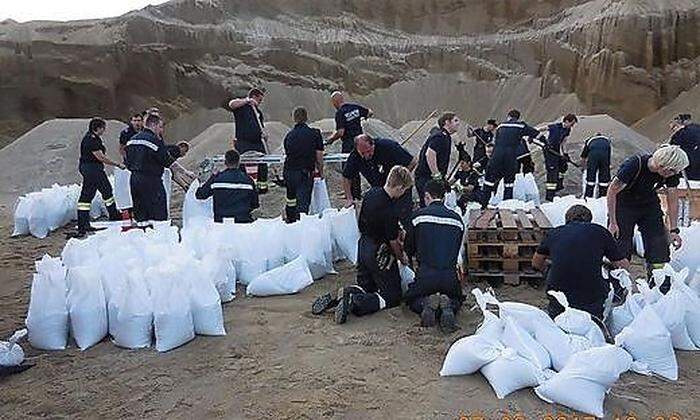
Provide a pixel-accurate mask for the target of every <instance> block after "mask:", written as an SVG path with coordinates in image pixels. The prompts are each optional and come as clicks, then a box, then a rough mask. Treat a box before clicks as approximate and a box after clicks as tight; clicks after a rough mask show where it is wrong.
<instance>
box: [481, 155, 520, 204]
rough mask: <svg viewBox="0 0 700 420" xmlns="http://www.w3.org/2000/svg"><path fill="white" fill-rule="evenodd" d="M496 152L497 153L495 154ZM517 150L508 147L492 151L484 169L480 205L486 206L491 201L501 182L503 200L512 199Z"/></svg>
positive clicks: (517, 164) (516, 167)
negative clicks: (482, 192)
mask: <svg viewBox="0 0 700 420" xmlns="http://www.w3.org/2000/svg"><path fill="white" fill-rule="evenodd" d="M496 152H498V153H496ZM519 165H520V164H519V162H518V148H515V147H508V148H502V149H501V150H496V151H494V154H493V156H492V157H491V159H490V160H489V166H488V167H487V168H486V176H485V179H484V194H483V197H482V203H481V204H482V205H483V206H486V205H487V204H488V202H489V200H490V199H491V194H492V193H493V192H494V191H496V188H497V187H498V183H499V182H501V180H503V187H504V188H503V199H504V200H510V199H512V198H513V185H514V184H515V174H517V173H518V167H519Z"/></svg>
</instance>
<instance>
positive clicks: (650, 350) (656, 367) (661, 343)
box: [615, 305, 678, 381]
mask: <svg viewBox="0 0 700 420" xmlns="http://www.w3.org/2000/svg"><path fill="white" fill-rule="evenodd" d="M615 345H617V346H620V347H622V348H624V349H625V350H627V351H628V352H629V353H630V354H631V355H632V357H633V358H634V360H635V362H640V363H641V364H642V365H643V367H644V369H640V367H641V366H640V367H634V366H633V368H635V369H636V371H638V372H640V373H648V372H651V373H656V374H658V375H660V376H662V377H664V378H666V379H670V380H672V381H675V380H676V379H678V362H677V361H676V355H675V354H674V352H673V345H672V342H671V333H670V332H669V331H668V330H667V329H666V327H665V326H664V323H663V321H662V320H661V319H660V318H659V316H658V315H657V314H656V311H655V310H654V308H652V307H651V306H649V305H647V306H646V307H644V308H643V309H642V310H641V311H640V312H639V313H638V314H637V316H635V318H634V320H633V321H632V323H631V324H629V325H628V326H626V327H625V328H624V329H623V330H622V332H620V334H618V335H617V336H616V337H615Z"/></svg>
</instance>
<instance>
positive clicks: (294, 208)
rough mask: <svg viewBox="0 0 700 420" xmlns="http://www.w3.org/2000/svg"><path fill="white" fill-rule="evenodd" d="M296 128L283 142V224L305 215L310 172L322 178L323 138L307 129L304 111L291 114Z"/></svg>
mask: <svg viewBox="0 0 700 420" xmlns="http://www.w3.org/2000/svg"><path fill="white" fill-rule="evenodd" d="M293 117H294V122H295V123H296V125H295V126H294V128H293V129H292V131H290V132H289V133H287V135H286V136H285V138H284V153H285V155H286V156H285V160H284V181H285V184H286V187H287V205H286V206H285V214H286V219H287V223H294V222H296V221H297V220H299V213H307V214H308V213H309V205H310V203H311V191H312V190H313V187H314V178H313V176H314V170H316V171H318V174H319V176H320V177H321V178H323V138H322V137H321V130H319V129H316V128H311V127H309V126H308V125H307V124H306V122H307V121H308V113H307V112H306V109H305V108H296V109H295V110H294V114H293Z"/></svg>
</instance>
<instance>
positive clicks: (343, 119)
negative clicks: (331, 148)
mask: <svg viewBox="0 0 700 420" xmlns="http://www.w3.org/2000/svg"><path fill="white" fill-rule="evenodd" d="M331 103H332V104H333V107H334V108H335V109H336V113H335V132H334V133H333V134H332V135H331V136H330V137H329V138H328V140H327V141H326V142H327V143H328V144H332V143H333V142H334V141H336V140H338V139H340V138H342V139H343V145H342V149H341V150H342V152H343V153H350V152H352V150H353V149H354V148H355V144H354V140H355V137H357V136H359V135H360V134H362V133H363V131H362V124H361V121H362V118H364V119H367V118H370V117H371V116H372V114H373V113H372V110H371V109H369V108H365V107H364V106H362V105H358V104H354V103H350V102H345V97H344V96H343V93H342V92H340V91H335V92H333V93H332V94H331ZM351 184H352V187H351V192H352V195H351V196H349V197H348V196H346V199H350V200H352V199H353V198H355V199H359V198H360V197H361V196H362V190H361V189H360V177H359V175H358V176H356V177H354V178H353V179H352V182H351Z"/></svg>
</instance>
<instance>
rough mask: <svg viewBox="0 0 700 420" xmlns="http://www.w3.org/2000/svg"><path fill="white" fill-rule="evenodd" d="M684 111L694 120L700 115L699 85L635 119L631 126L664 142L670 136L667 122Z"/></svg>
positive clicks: (655, 139) (651, 137) (656, 140)
mask: <svg viewBox="0 0 700 420" xmlns="http://www.w3.org/2000/svg"><path fill="white" fill-rule="evenodd" d="M686 113H689V114H691V115H692V116H693V117H694V118H695V119H696V120H697V118H698V117H700V86H695V87H694V88H692V89H691V90H689V91H687V92H683V93H681V94H680V95H679V96H678V98H676V100H674V101H673V102H671V103H670V104H668V105H666V106H665V107H663V108H661V109H660V110H658V111H656V112H655V113H653V114H651V115H649V116H648V117H646V118H643V119H642V120H640V121H637V122H636V123H635V124H634V125H633V126H632V127H634V129H635V130H637V131H639V132H640V133H643V134H644V135H646V136H648V137H649V138H650V139H653V140H654V141H655V142H657V143H665V142H666V141H668V139H669V137H670V136H669V131H668V122H669V121H671V119H673V117H675V116H676V115H678V114H686Z"/></svg>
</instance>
